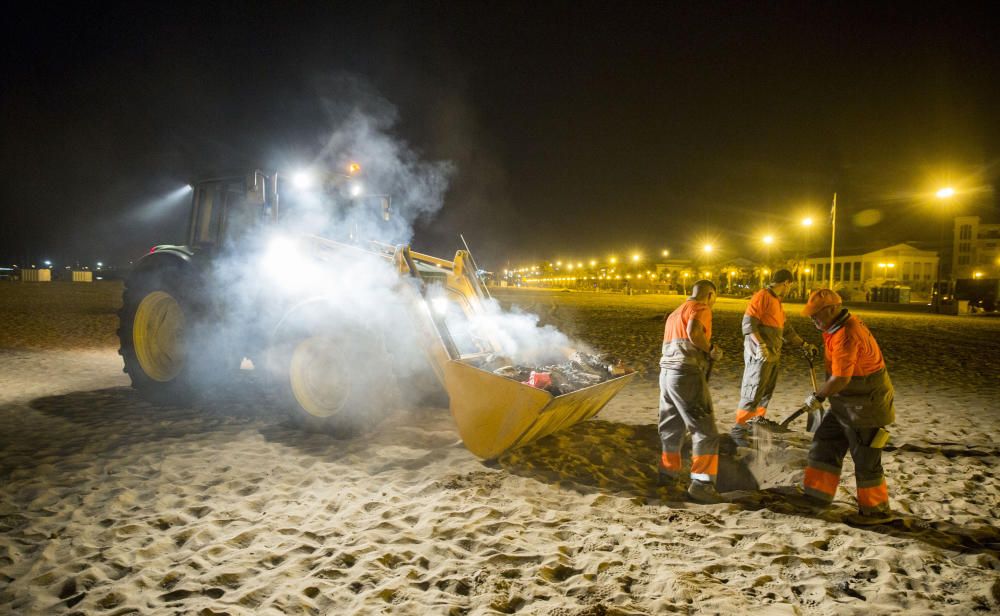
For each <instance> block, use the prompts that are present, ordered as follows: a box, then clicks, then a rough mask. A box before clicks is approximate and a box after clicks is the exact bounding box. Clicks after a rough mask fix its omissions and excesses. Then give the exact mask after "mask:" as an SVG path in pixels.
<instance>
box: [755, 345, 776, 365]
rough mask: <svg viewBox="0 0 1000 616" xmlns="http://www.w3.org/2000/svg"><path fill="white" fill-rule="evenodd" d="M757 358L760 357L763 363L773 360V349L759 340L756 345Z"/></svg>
mask: <svg viewBox="0 0 1000 616" xmlns="http://www.w3.org/2000/svg"><path fill="white" fill-rule="evenodd" d="M757 359H760V360H761V361H763V362H764V363H768V362H773V361H774V360H775V359H776V357H775V353H774V351H772V350H771V347H769V346H767V344H766V343H764V342H761V343H760V344H758V345H757Z"/></svg>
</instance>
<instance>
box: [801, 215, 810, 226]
mask: <svg viewBox="0 0 1000 616" xmlns="http://www.w3.org/2000/svg"><path fill="white" fill-rule="evenodd" d="M812 224H813V219H812V218H809V217H808V216H806V217H805V218H803V219H802V226H803V227H811V226H812Z"/></svg>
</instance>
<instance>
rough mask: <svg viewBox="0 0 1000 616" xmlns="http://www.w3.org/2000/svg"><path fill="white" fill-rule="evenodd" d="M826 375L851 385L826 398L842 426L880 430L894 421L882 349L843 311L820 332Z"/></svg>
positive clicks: (890, 391) (869, 333) (855, 318)
mask: <svg viewBox="0 0 1000 616" xmlns="http://www.w3.org/2000/svg"><path fill="white" fill-rule="evenodd" d="M823 354H824V358H825V360H826V374H827V377H828V378H829V377H830V376H839V377H850V378H851V382H850V383H848V384H847V387H845V388H844V389H842V390H841V391H839V392H838V393H836V394H834V395H833V396H830V408H831V410H832V411H833V413H834V414H835V415H836V416H837V417H838V418H839V419H841V420H842V421H844V423H847V424H848V425H851V426H854V427H857V428H868V427H881V426H886V425H889V424H891V423H892V422H893V421H895V418H896V410H895V407H894V406H893V394H894V392H893V388H892V381H890V380H889V373H888V371H887V370H886V367H885V359H884V358H883V357H882V350H881V349H880V348H879V346H878V343H877V342H875V337H874V336H872V333H871V331H870V330H869V329H868V327H867V326H865V324H864V323H862V322H861V320H860V319H858V318H857V317H856V316H854V315H852V314H851V313H850V312H848V311H847V309H846V308H845V309H844V310H843V311H842V312H841V313H840V315H839V316H838V317H837V318H836V319H834V322H833V324H832V325H831V326H830V327H829V328H828V329H827V330H826V331H824V332H823Z"/></svg>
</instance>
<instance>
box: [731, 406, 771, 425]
mask: <svg viewBox="0 0 1000 616" xmlns="http://www.w3.org/2000/svg"><path fill="white" fill-rule="evenodd" d="M764 413H767V409H766V408H764V407H763V406H760V407H757V410H756V411H745V410H743V409H736V423H738V424H745V423H746V422H748V421H750V420H751V419H753V418H754V417H763V416H764Z"/></svg>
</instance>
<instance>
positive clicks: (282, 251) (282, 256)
mask: <svg viewBox="0 0 1000 616" xmlns="http://www.w3.org/2000/svg"><path fill="white" fill-rule="evenodd" d="M314 267H315V264H314V263H313V261H312V260H311V259H309V258H308V257H307V255H305V254H304V253H303V252H302V249H301V247H300V246H299V244H298V243H297V242H295V241H294V240H292V239H291V238H288V237H284V236H277V237H274V238H272V239H271V241H270V242H269V243H268V245H267V249H266V250H265V251H264V257H263V260H262V263H261V269H262V270H263V272H264V273H265V274H266V275H267V276H268V277H269V278H270V279H272V280H274V281H275V282H276V283H277V284H278V285H280V286H281V287H284V288H288V289H295V288H300V287H302V286H304V285H306V284H308V283H309V281H310V280H311V279H313V276H314V272H313V269H314Z"/></svg>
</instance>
